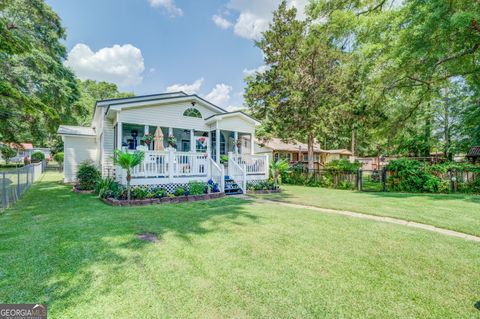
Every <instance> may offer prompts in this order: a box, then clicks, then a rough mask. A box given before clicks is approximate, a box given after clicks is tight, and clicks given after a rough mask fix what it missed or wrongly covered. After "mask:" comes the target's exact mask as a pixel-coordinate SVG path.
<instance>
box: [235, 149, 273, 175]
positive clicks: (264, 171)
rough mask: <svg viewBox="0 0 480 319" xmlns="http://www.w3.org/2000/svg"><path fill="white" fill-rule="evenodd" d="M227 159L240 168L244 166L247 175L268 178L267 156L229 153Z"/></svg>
mask: <svg viewBox="0 0 480 319" xmlns="http://www.w3.org/2000/svg"><path fill="white" fill-rule="evenodd" d="M228 158H229V159H230V158H231V159H232V160H233V161H234V162H235V163H237V164H239V165H240V166H242V165H245V173H246V174H247V175H263V176H266V177H268V155H250V154H238V155H235V154H233V153H229V155H228Z"/></svg>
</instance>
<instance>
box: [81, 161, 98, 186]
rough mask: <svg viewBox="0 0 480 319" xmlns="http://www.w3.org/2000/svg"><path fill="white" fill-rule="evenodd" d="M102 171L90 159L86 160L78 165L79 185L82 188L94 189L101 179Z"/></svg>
mask: <svg viewBox="0 0 480 319" xmlns="http://www.w3.org/2000/svg"><path fill="white" fill-rule="evenodd" d="M100 176H101V175H100V171H99V170H98V169H97V168H96V167H95V165H93V163H92V162H90V161H85V162H83V163H81V164H80V165H79V166H78V171H77V187H78V189H81V190H94V189H95V185H96V184H97V182H98V180H99V179H100Z"/></svg>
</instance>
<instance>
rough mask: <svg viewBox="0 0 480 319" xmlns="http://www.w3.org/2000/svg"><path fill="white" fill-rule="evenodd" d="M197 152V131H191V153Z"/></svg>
mask: <svg viewBox="0 0 480 319" xmlns="http://www.w3.org/2000/svg"><path fill="white" fill-rule="evenodd" d="M195 151H196V145H195V131H194V130H190V152H195Z"/></svg>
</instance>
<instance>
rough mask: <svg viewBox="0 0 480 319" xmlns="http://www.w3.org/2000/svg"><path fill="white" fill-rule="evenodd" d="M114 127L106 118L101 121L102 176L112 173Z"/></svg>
mask: <svg viewBox="0 0 480 319" xmlns="http://www.w3.org/2000/svg"><path fill="white" fill-rule="evenodd" d="M113 144H114V127H113V123H111V122H110V121H109V120H108V119H105V120H104V121H103V135H102V145H103V148H102V152H101V153H100V154H101V157H102V158H101V163H102V175H103V176H104V177H106V176H108V175H109V174H110V176H111V175H112V174H113V159H112V157H113V149H114V145H113Z"/></svg>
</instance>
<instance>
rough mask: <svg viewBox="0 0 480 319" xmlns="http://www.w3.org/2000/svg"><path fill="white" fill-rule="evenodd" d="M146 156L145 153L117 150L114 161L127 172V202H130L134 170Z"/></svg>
mask: <svg viewBox="0 0 480 319" xmlns="http://www.w3.org/2000/svg"><path fill="white" fill-rule="evenodd" d="M144 156H145V153H144V152H135V153H129V152H123V151H121V150H115V157H114V158H113V161H114V163H115V164H117V165H119V166H120V167H121V168H123V169H124V170H126V171H127V200H128V201H130V181H131V180H132V169H133V168H134V167H135V166H137V165H139V164H140V163H141V162H142V161H143V158H144Z"/></svg>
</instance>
